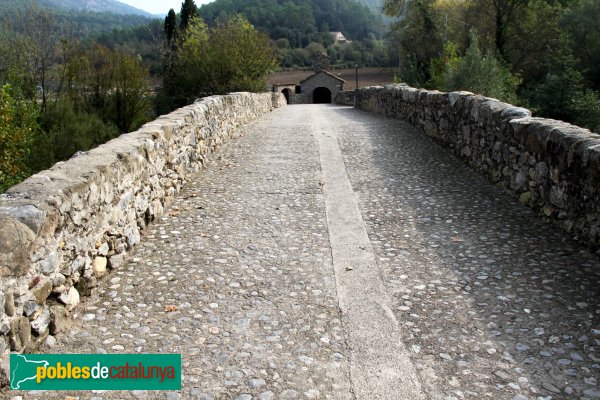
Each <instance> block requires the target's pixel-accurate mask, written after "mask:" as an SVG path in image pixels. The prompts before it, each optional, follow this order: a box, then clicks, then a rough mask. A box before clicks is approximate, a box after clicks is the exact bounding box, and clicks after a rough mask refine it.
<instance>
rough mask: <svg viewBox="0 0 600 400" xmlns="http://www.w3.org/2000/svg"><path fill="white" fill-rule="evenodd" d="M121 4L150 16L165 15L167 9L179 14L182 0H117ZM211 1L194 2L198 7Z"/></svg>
mask: <svg viewBox="0 0 600 400" xmlns="http://www.w3.org/2000/svg"><path fill="white" fill-rule="evenodd" d="M119 1H120V2H121V3H125V4H129V5H130V6H134V7H136V8H139V9H141V10H144V11H148V12H149V13H152V14H160V15H167V13H168V12H169V9H171V8H172V9H173V10H175V12H179V10H181V3H183V0H119ZM210 2H211V0H196V4H197V5H198V7H200V6H201V5H202V4H206V3H210Z"/></svg>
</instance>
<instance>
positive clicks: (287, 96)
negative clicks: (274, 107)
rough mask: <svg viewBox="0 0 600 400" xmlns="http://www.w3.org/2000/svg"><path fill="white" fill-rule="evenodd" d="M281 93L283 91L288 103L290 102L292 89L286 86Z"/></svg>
mask: <svg viewBox="0 0 600 400" xmlns="http://www.w3.org/2000/svg"><path fill="white" fill-rule="evenodd" d="M281 93H283V95H284V96H285V101H286V103H288V104H290V89H287V88H285V89H283V90H282V91H281Z"/></svg>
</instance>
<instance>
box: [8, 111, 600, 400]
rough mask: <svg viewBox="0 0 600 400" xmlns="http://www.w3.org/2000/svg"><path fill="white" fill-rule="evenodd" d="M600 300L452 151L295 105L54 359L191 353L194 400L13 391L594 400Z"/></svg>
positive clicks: (562, 243) (236, 154)
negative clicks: (80, 354)
mask: <svg viewBox="0 0 600 400" xmlns="http://www.w3.org/2000/svg"><path fill="white" fill-rule="evenodd" d="M320 135H323V136H320ZM328 154H329V155H333V156H335V157H338V156H339V160H338V161H339V162H337V161H335V160H334V161H332V162H331V163H330V161H329V159H328V158H326V159H323V157H324V156H325V155H328ZM336 154H337V156H336ZM335 157H334V158H335ZM342 161H343V162H342ZM322 164H324V165H323V169H322ZM329 164H331V165H329ZM340 168H341V169H340ZM328 180H330V182H328ZM336 182H337V183H336ZM346 182H349V184H347V183H346ZM350 184H351V185H350ZM328 185H331V186H328ZM339 188H341V189H339ZM344 188H345V189H344ZM337 190H339V193H340V196H339V197H340V199H336V196H335V193H337V192H336V191H337ZM342 197H343V198H342ZM338 200H340V202H338ZM344 207H347V212H346V211H344V210H346V209H345V208H344ZM336 210H337V211H339V210H342V212H337V211H336ZM353 210H354V211H353ZM361 217H362V218H361ZM344 226H346V228H348V230H349V231H350V233H349V234H350V239H346V236H344V235H345V233H344V232H345V231H344ZM357 230H358V231H360V230H364V235H363V234H362V233H361V232H362V231H361V232H359V233H358V234H357V233H356V232H357ZM352 235H355V236H352ZM352 237H353V238H354V239H352ZM345 240H347V243H346V242H344V241H345ZM345 245H347V247H344V246H345ZM354 245H356V246H357V247H359V248H358V249H355V248H353V247H352V246H354ZM332 249H333V250H332ZM361 251H362V252H364V253H361ZM352 260H354V262H352ZM364 260H366V261H364ZM362 261H364V263H363V262H362ZM344 262H346V264H344ZM344 265H346V267H344ZM353 274H355V275H353ZM363 277H367V278H368V279H369V282H366V281H365V282H364V285H362V288H363V290H361V285H360V279H363ZM367 278H365V279H367ZM599 294H600V261H599V260H598V257H597V256H594V255H593V254H591V253H590V252H588V251H586V250H585V249H583V248H581V247H580V246H578V245H577V244H576V243H574V242H573V241H571V240H570V239H568V238H567V237H566V236H564V235H563V234H561V233H559V232H557V231H555V230H554V229H553V228H551V227H550V226H549V225H547V224H545V223H544V222H542V221H541V220H539V219H538V218H537V217H536V216H535V215H534V214H533V213H532V212H531V211H530V210H529V209H527V208H525V207H523V206H521V205H519V204H518V202H516V201H515V200H514V199H513V198H512V197H510V196H509V195H508V194H505V193H504V192H503V191H502V190H501V189H499V188H497V187H495V186H493V185H491V184H489V183H488V182H487V181H486V180H485V179H484V178H481V177H479V176H478V175H477V174H476V173H474V172H472V171H471V170H469V169H468V167H466V166H465V165H463V164H462V163H461V162H460V161H458V160H457V159H455V158H453V157H452V156H451V155H450V154H449V152H448V150H447V149H444V148H442V147H441V146H438V145H437V144H435V143H434V142H432V141H431V140H429V139H428V138H426V137H424V136H422V135H420V134H418V133H417V132H415V131H414V130H413V129H412V128H410V127H408V126H407V125H404V124H402V123H399V122H398V121H394V120H390V119H385V118H381V117H377V116H374V115H370V114H367V113H364V112H361V111H356V110H353V109H351V108H347V107H339V106H323V105H306V106H289V107H286V108H283V109H279V110H277V111H275V112H274V113H272V114H270V115H267V116H265V117H263V118H262V119H261V120H259V121H257V122H256V123H254V124H252V125H250V126H248V127H247V128H246V129H245V135H244V136H243V137H241V138H239V139H236V140H234V141H232V142H230V143H229V144H228V145H226V146H225V147H224V148H223V149H222V150H221V151H220V152H219V153H218V155H216V157H214V158H213V161H212V162H211V165H210V166H209V168H208V169H206V170H204V171H202V172H201V173H200V174H199V175H198V176H197V177H196V178H195V179H194V180H193V182H191V183H190V184H189V185H187V186H186V188H185V190H184V191H183V192H182V193H181V195H180V196H179V198H178V200H177V201H176V203H175V206H174V207H172V208H171V209H170V210H169V211H168V213H167V214H166V215H165V216H164V218H163V219H162V220H161V221H159V222H157V223H155V224H154V225H153V226H152V227H151V228H150V230H149V232H148V233H147V234H146V236H145V237H144V239H143V243H142V244H141V245H139V247H138V248H137V249H136V250H135V252H134V254H133V255H132V256H131V258H130V260H129V262H128V263H127V264H126V265H125V266H123V267H122V268H121V269H119V270H116V271H113V273H112V274H111V275H109V276H108V277H106V278H105V279H104V280H103V282H102V284H101V286H100V289H99V290H98V291H97V292H96V293H95V294H94V295H93V296H92V297H91V298H89V299H87V300H86V301H85V302H84V303H82V304H81V305H80V306H79V307H78V309H76V313H77V314H78V315H77V318H76V322H75V324H74V327H73V329H72V330H71V331H70V332H67V333H65V334H62V335H59V336H58V337H57V341H56V344H55V345H54V347H52V348H48V349H46V350H47V351H51V352H58V353H61V352H84V353H87V352H100V353H104V352H108V353H113V352H117V353H120V352H128V353H129V352H133V353H135V352H143V353H155V352H159V353H164V352H169V353H173V352H174V353H182V354H183V373H184V377H183V387H184V388H183V390H182V391H181V392H180V393H175V392H169V393H158V392H144V391H140V392H97V393H83V392H72V393H52V392H46V393H35V392H29V393H27V392H26V393H23V394H21V396H23V398H27V399H29V398H32V399H38V398H39V399H51V398H56V399H64V398H65V397H66V396H67V395H70V396H74V397H75V398H80V399H89V398H92V399H95V400H100V399H120V398H122V399H129V398H133V399H136V398H140V399H178V398H182V399H204V400H206V399H238V400H249V399H262V400H264V399H354V398H357V399H376V398H382V399H384V398H385V399H403V398H406V399H412V398H428V399H483V398H490V399H515V400H520V399H565V398H574V399H597V398H600V387H599V386H598V379H599V378H600V353H599V351H598V348H599V347H600V296H599ZM372 310H375V311H372ZM361 311H362V312H361ZM370 314H372V318H370ZM387 323H389V324H390V326H383V325H385V324H387ZM369 332H372V338H373V342H372V343H371V342H368V341H369V337H370V335H369ZM390 335H393V336H390ZM381 340H389V341H390V342H386V343H383V342H381ZM381 346H383V348H384V349H391V350H389V358H388V357H386V352H388V350H385V351H381V350H380V347H381ZM377 357H379V360H378V359H377ZM365 360H369V362H370V363H372V364H365V362H364V361H365ZM390 360H395V361H394V364H395V363H396V362H398V364H397V365H398V367H397V371H389V370H388V369H389V365H390ZM396 375H398V376H396ZM394 379H398V382H401V383H400V384H398V386H395V384H394V383H390V382H394ZM379 384H381V385H380V386H378V385H379ZM405 384H406V385H412V386H410V387H409V389H407V387H400V386H401V385H402V386H403V385H405ZM369 385H371V386H372V387H373V389H370V387H371V386H369ZM382 386H387V387H382ZM368 390H372V393H371V394H369V392H368ZM411 390H412V392H411ZM11 395H12V396H11V397H15V396H14V393H11Z"/></svg>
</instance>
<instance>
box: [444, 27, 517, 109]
mask: <svg viewBox="0 0 600 400" xmlns="http://www.w3.org/2000/svg"><path fill="white" fill-rule="evenodd" d="M451 51H452V50H451ZM439 83H441V89H442V90H445V91H448V92H450V91H455V90H467V91H471V92H474V93H479V94H482V95H484V96H489V97H493V98H497V99H499V100H502V101H506V102H516V100H517V95H516V90H517V87H518V86H519V83H520V82H519V79H518V78H516V77H515V76H514V75H513V74H512V73H511V72H510V70H509V69H508V67H507V66H506V65H505V64H504V63H503V62H502V61H501V60H500V58H498V57H496V55H495V54H494V53H492V52H490V51H488V52H485V53H484V52H482V51H481V49H480V48H479V44H478V42H477V38H476V36H475V35H472V36H471V45H470V46H469V48H468V49H467V51H466V53H465V55H464V56H463V57H456V55H455V53H454V54H452V53H450V55H449V57H448V60H447V64H446V69H445V71H444V72H443V74H442V76H441V82H439Z"/></svg>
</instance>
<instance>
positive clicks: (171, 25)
mask: <svg viewBox="0 0 600 400" xmlns="http://www.w3.org/2000/svg"><path fill="white" fill-rule="evenodd" d="M176 38H177V15H175V11H174V10H173V9H172V8H171V9H170V10H169V13H168V14H167V16H166V17H165V39H166V41H167V44H168V46H169V47H172V46H173V45H174V44H175V40H176Z"/></svg>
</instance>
